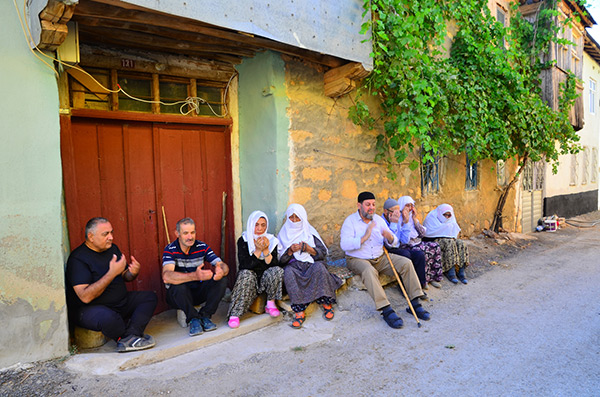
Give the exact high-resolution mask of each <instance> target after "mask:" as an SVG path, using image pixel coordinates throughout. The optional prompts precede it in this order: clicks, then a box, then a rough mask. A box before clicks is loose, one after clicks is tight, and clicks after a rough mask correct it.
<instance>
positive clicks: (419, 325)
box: [383, 247, 421, 328]
mask: <svg viewBox="0 0 600 397" xmlns="http://www.w3.org/2000/svg"><path fill="white" fill-rule="evenodd" d="M383 252H385V255H386V256H387V259H388V262H389V263H390V266H391V267H392V270H393V271H394V275H395V276H396V280H397V281H398V285H399V286H400V289H401V290H402V293H403V294H404V298H406V302H408V307H410V311H411V312H412V314H413V316H415V320H417V326H418V327H419V328H421V322H420V321H419V317H417V313H415V309H414V308H413V305H412V303H410V299H408V294H407V293H406V290H405V289H404V285H402V281H401V280H400V276H398V272H396V268H395V267H394V264H393V263H392V259H391V258H390V254H388V252H387V250H386V249H385V247H383Z"/></svg>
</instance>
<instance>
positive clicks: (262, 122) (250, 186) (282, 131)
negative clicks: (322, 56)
mask: <svg viewBox="0 0 600 397" xmlns="http://www.w3.org/2000/svg"><path fill="white" fill-rule="evenodd" d="M237 70H238V72H239V74H240V75H239V95H238V101H239V129H240V181H241V182H240V184H241V189H240V190H241V199H242V225H243V229H246V220H247V219H248V215H250V213H251V212H252V211H254V210H262V211H264V212H265V213H266V214H267V216H268V217H269V221H270V222H269V232H271V233H275V231H276V230H278V229H279V226H280V225H281V222H282V220H283V216H284V215H285V210H286V209H287V205H288V197H289V194H288V193H289V189H290V182H289V181H290V173H289V168H290V165H289V158H290V155H289V153H290V149H289V146H288V129H289V124H290V123H289V119H288V115H287V111H288V107H289V100H288V98H287V96H286V88H285V64H284V62H283V60H282V59H281V56H279V55H278V54H275V53H273V52H265V53H261V54H259V55H257V56H256V57H254V58H251V59H246V60H244V62H243V63H242V64H240V65H239V66H238V67H237Z"/></svg>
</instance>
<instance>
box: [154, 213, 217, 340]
mask: <svg viewBox="0 0 600 397" xmlns="http://www.w3.org/2000/svg"><path fill="white" fill-rule="evenodd" d="M175 235H176V236H177V240H175V241H173V242H172V243H171V244H169V245H167V246H166V247H165V250H164V252H163V271H162V276H163V281H164V283H165V286H166V287H167V302H168V303H169V305H171V306H173V307H175V308H176V309H180V310H182V311H183V312H184V313H185V316H186V322H187V323H188V324H189V327H190V331H189V333H190V336H195V335H200V334H201V333H202V332H204V331H207V332H208V331H214V330H215V329H217V326H216V324H215V323H213V322H212V321H211V320H210V317H211V316H212V315H213V314H215V312H216V311H217V308H218V307H219V302H221V299H223V295H225V289H226V288H227V279H226V278H225V276H227V274H228V273H229V267H228V266H227V265H226V264H225V262H223V261H222V260H221V258H219V257H218V256H217V255H215V253H214V252H213V250H212V249H211V248H210V247H209V246H208V245H207V244H206V243H204V242H202V241H200V240H196V224H195V223H194V221H193V220H192V219H191V218H183V219H181V220H179V221H178V222H177V226H176V231H175ZM204 261H206V262H209V263H210V264H211V265H212V270H210V269H203V268H202V266H203V265H204ZM204 302H206V303H205V305H204V306H203V307H202V308H200V310H196V308H195V307H194V306H195V305H199V304H201V303H204Z"/></svg>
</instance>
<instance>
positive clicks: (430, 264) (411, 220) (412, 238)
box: [398, 196, 442, 288]
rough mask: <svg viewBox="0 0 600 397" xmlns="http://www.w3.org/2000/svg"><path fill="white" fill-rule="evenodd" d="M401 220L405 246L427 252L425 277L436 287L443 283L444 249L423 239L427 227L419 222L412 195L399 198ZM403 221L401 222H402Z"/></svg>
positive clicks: (401, 233) (401, 237)
mask: <svg viewBox="0 0 600 397" xmlns="http://www.w3.org/2000/svg"><path fill="white" fill-rule="evenodd" d="M398 205H399V207H400V214H401V220H400V221H399V224H398V226H399V228H400V233H398V235H399V237H400V243H401V244H402V245H403V247H406V248H408V249H411V250H419V251H422V252H423V253H424V254H425V278H426V281H427V283H429V284H431V285H433V286H434V287H436V288H440V287H441V286H442V285H441V284H440V281H442V251H441V250H440V246H439V245H438V244H437V243H436V242H434V241H423V240H422V238H423V236H424V235H425V232H426V229H425V227H424V226H423V225H421V222H419V215H418V212H417V207H416V206H415V200H413V198H412V197H410V196H402V197H400V198H399V199H398ZM400 223H401V224H400Z"/></svg>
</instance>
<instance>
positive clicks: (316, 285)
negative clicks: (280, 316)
mask: <svg viewBox="0 0 600 397" xmlns="http://www.w3.org/2000/svg"><path fill="white" fill-rule="evenodd" d="M283 280H284V282H285V289H286V290H287V292H288V295H289V296H290V301H291V303H292V305H294V304H308V303H311V302H313V301H315V300H317V299H319V298H322V297H328V298H333V299H335V290H337V289H338V288H339V287H340V286H341V285H342V284H343V281H342V279H341V278H339V277H338V276H336V275H333V274H331V273H329V271H328V270H327V268H326V267H325V265H323V263H321V262H315V263H310V262H301V261H297V260H293V259H292V260H290V263H289V264H288V265H287V266H286V267H285V268H284V273H283Z"/></svg>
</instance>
